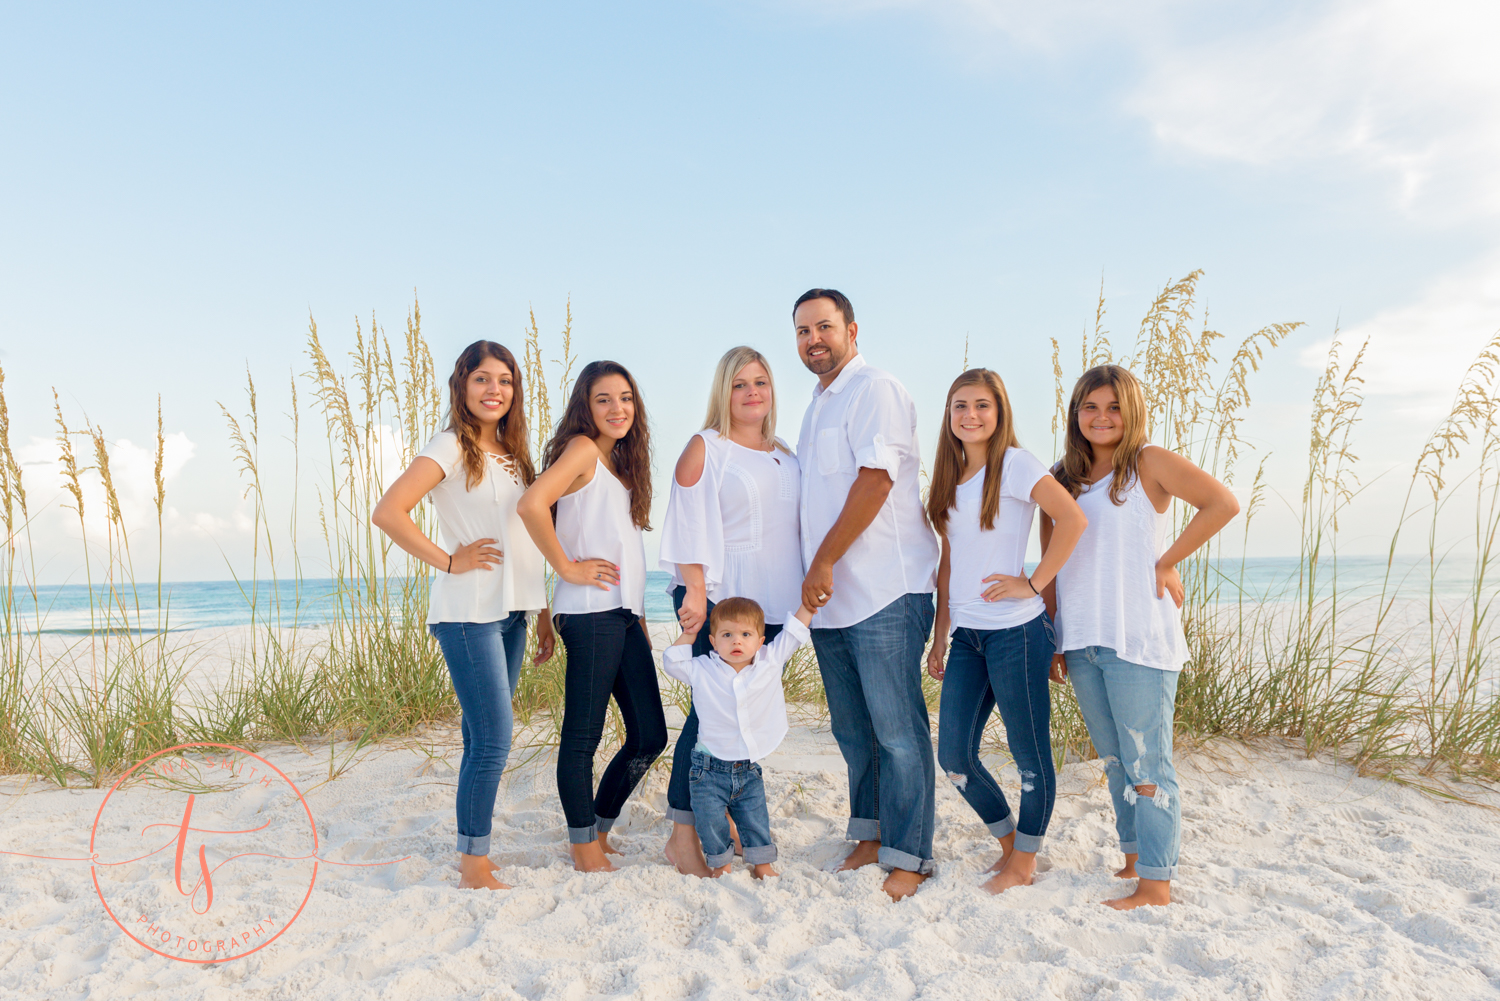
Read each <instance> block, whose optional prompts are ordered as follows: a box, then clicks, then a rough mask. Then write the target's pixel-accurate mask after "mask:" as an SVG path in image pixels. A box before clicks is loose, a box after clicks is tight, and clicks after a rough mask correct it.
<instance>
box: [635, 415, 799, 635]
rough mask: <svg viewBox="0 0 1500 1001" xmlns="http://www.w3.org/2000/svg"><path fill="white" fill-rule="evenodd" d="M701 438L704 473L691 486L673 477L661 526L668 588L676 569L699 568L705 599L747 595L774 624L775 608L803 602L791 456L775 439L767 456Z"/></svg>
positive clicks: (709, 434) (705, 434) (678, 579)
mask: <svg viewBox="0 0 1500 1001" xmlns="http://www.w3.org/2000/svg"><path fill="white" fill-rule="evenodd" d="M697 437H699V438H702V439H703V448H704V454H703V475H702V476H701V477H699V479H698V482H697V483H695V484H693V485H692V486H690V487H685V486H683V485H682V484H680V483H678V482H677V480H676V478H675V477H674V478H673V480H672V496H671V499H670V500H669V501H668V502H667V517H666V520H665V523H664V524H663V525H662V535H661V564H660V566H661V569H663V570H666V571H667V572H669V573H671V574H672V583H671V585H669V590H670V588H674V587H676V586H678V585H679V584H681V583H682V582H683V580H682V574H681V573H680V572H679V571H678V569H677V568H678V566H679V565H680V564H685V563H697V564H701V565H702V567H703V575H704V578H705V581H706V583H707V585H708V600H710V601H712V602H715V603H717V602H720V601H723V600H724V599H725V598H736V597H737V598H750V599H752V600H753V601H755V602H757V603H758V604H759V605H760V607H761V608H763V609H765V612H766V621H767V622H772V623H780V622H781V621H782V620H781V619H780V618H779V616H780V614H781V610H782V609H785V608H796V607H797V606H798V605H799V604H801V602H802V576H803V572H802V544H801V528H800V519H799V515H798V490H799V475H798V466H797V457H796V456H794V455H792V453H791V450H790V449H788V448H786V447H785V446H784V445H782V444H781V442H779V441H778V442H777V445H778V446H780V447H778V448H777V449H776V450H775V451H773V452H763V451H760V450H758V449H752V448H746V447H744V446H743V445H737V444H735V443H734V442H732V441H730V440H729V439H728V438H726V437H724V436H723V435H721V434H719V433H718V432H717V431H712V430H705V431H700V432H698V435H697Z"/></svg>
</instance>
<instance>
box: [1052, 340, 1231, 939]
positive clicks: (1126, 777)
mask: <svg viewBox="0 0 1500 1001" xmlns="http://www.w3.org/2000/svg"><path fill="white" fill-rule="evenodd" d="M1147 414H1148V411H1147V409H1146V397H1145V394H1144V392H1142V390H1141V384H1140V382H1138V381H1137V380H1136V377H1135V376H1134V375H1132V374H1131V373H1130V372H1129V371H1128V370H1127V369H1124V368H1121V367H1120V366H1118V365H1100V366H1097V367H1095V368H1091V369H1089V370H1088V371H1087V372H1085V373H1083V376H1082V378H1080V379H1079V380H1078V384H1077V385H1076V386H1074V387H1073V394H1072V397H1071V398H1070V399H1069V401H1068V432H1067V442H1066V447H1065V450H1064V453H1063V457H1062V461H1060V462H1059V463H1058V464H1057V466H1056V467H1055V468H1054V471H1053V475H1054V476H1055V477H1056V478H1057V481H1058V483H1060V484H1061V485H1062V486H1063V487H1064V488H1065V489H1066V490H1067V491H1068V493H1069V494H1071V495H1072V496H1073V497H1075V498H1077V500H1078V506H1079V507H1080V508H1082V510H1083V512H1084V514H1085V515H1086V516H1087V517H1088V528H1087V529H1086V530H1085V531H1084V533H1083V537H1082V538H1081V539H1080V540H1079V542H1078V546H1077V548H1076V549H1074V551H1073V557H1072V559H1070V560H1069V561H1068V562H1067V564H1066V565H1064V566H1063V568H1062V569H1061V570H1060V571H1059V572H1058V575H1057V584H1056V604H1055V608H1056V618H1057V628H1058V642H1057V649H1058V656H1057V657H1056V659H1055V660H1054V664H1053V679H1054V680H1056V681H1063V680H1065V679H1071V680H1072V683H1073V691H1074V692H1075V693H1076V695H1077V696H1078V707H1079V709H1081V710H1082V712H1083V719H1084V722H1085V723H1086V724H1087V725H1088V729H1089V739H1090V740H1091V741H1092V742H1093V745H1094V749H1095V750H1096V751H1098V753H1099V757H1100V758H1102V759H1103V760H1104V768H1105V774H1106V776H1107V777H1108V780H1109V791H1110V796H1111V797H1112V798H1113V799H1114V806H1115V830H1116V832H1117V833H1118V834H1119V836H1120V850H1121V851H1122V852H1123V853H1124V854H1125V867H1124V868H1123V869H1121V870H1120V871H1119V872H1117V873H1115V875H1116V876H1119V877H1121V878H1123V879H1131V878H1135V879H1138V882H1137V884H1136V889H1135V892H1134V893H1132V894H1130V895H1129V896H1128V897H1122V898H1120V899H1118V900H1109V901H1105V903H1107V904H1108V905H1109V906H1111V907H1114V908H1117V909H1119V910H1129V909H1131V908H1134V907H1140V906H1141V905H1143V904H1169V903H1171V901H1172V880H1173V879H1175V878H1176V876H1177V859H1178V851H1179V848H1180V847H1181V843H1182V798H1181V792H1180V790H1179V788H1178V785H1177V772H1176V769H1175V768H1174V767H1173V764H1172V718H1173V708H1174V705H1175V702H1176V698H1177V678H1178V675H1179V673H1180V672H1181V670H1182V666H1183V665H1184V664H1185V663H1186V662H1187V660H1188V648H1187V640H1186V638H1185V637H1184V635H1183V632H1182V617H1181V611H1180V610H1181V608H1182V599H1183V589H1182V578H1181V577H1180V576H1179V575H1178V573H1177V564H1178V563H1180V562H1181V561H1182V560H1184V559H1186V558H1187V557H1188V556H1189V555H1191V554H1192V553H1193V552H1194V551H1195V550H1197V549H1198V547H1200V546H1202V545H1203V544H1204V543H1205V542H1207V541H1208V540H1209V539H1211V538H1213V537H1214V535H1216V534H1217V533H1218V532H1219V530H1220V529H1222V528H1223V527H1224V526H1225V525H1227V524H1228V523H1229V520H1230V519H1231V518H1233V517H1234V516H1235V515H1236V514H1238V513H1239V509H1240V506H1239V502H1238V501H1236V500H1235V498H1234V494H1232V493H1230V491H1229V488H1228V487H1226V486H1224V485H1223V484H1222V483H1220V482H1219V481H1218V480H1216V479H1214V478H1213V477H1212V476H1210V475H1209V474H1208V473H1205V472H1204V471H1203V470H1201V469H1199V468H1198V467H1197V466H1195V465H1193V463H1192V462H1191V461H1189V460H1188V459H1185V458H1183V457H1182V456H1180V455H1178V454H1177V453H1175V452H1171V451H1168V450H1167V449H1165V448H1158V447H1157V446H1154V445H1149V444H1147V442H1146V439H1147V437H1148V435H1149V433H1150V428H1149V427H1148V426H1147ZM1174 498H1175V499H1177V500H1181V501H1185V502H1186V503H1188V504H1190V505H1192V506H1193V507H1195V508H1197V509H1198V512H1197V514H1195V515H1194V516H1193V518H1192V520H1191V521H1189V522H1188V523H1187V525H1186V526H1184V527H1183V530H1182V533H1181V534H1180V535H1178V536H1177V538H1176V539H1174V540H1172V541H1171V543H1170V544H1168V542H1167V537H1168V535H1169V534H1170V532H1169V530H1170V528H1171V524H1172V519H1171V516H1170V514H1169V513H1168V512H1169V510H1170V508H1171V505H1172V500H1173V499H1174ZM1050 528H1051V526H1050V525H1049V524H1048V523H1047V522H1046V521H1045V520H1044V521H1043V525H1042V537H1043V539H1044V540H1045V539H1046V538H1047V535H1048V531H1049V529H1050ZM1044 544H1045V542H1044Z"/></svg>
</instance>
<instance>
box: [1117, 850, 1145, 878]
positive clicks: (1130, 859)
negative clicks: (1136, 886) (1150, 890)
mask: <svg viewBox="0 0 1500 1001" xmlns="http://www.w3.org/2000/svg"><path fill="white" fill-rule="evenodd" d="M1138 858H1140V856H1139V855H1126V856H1125V868H1123V869H1121V870H1120V871H1119V872H1117V873H1115V878H1116V879H1136V878H1137V877H1138V875H1139V874H1138V873H1137V872H1136V871H1135V860H1136V859H1138Z"/></svg>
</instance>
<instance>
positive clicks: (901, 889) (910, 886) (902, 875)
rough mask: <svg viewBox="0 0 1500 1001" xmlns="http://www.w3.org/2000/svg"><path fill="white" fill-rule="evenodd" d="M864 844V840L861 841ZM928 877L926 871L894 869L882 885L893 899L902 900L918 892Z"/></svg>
mask: <svg viewBox="0 0 1500 1001" xmlns="http://www.w3.org/2000/svg"><path fill="white" fill-rule="evenodd" d="M860 843H861V844H863V843H864V842H860ZM925 879H927V876H926V874H925V873H920V872H912V871H910V870H909V869H892V870H891V874H890V875H889V876H887V877H886V878H885V883H884V884H883V885H882V886H881V889H882V890H884V891H885V892H886V893H887V894H888V895H889V896H890V898H891V899H892V900H901V899H903V898H905V897H909V896H911V895H912V894H913V893H916V892H917V887H919V886H921V885H922V882H923V881H924V880H925Z"/></svg>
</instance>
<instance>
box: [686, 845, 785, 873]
mask: <svg viewBox="0 0 1500 1001" xmlns="http://www.w3.org/2000/svg"><path fill="white" fill-rule="evenodd" d="M744 858H745V864H746V865H765V864H766V863H768V862H775V861H776V846H775V845H746V846H745V856H744ZM704 859H705V860H706V861H707V862H708V867H709V868H710V869H717V868H719V866H721V865H728V864H729V863H730V862H733V861H734V845H730V846H729V850H728V851H726V852H724V854H722V855H705V856H704Z"/></svg>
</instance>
